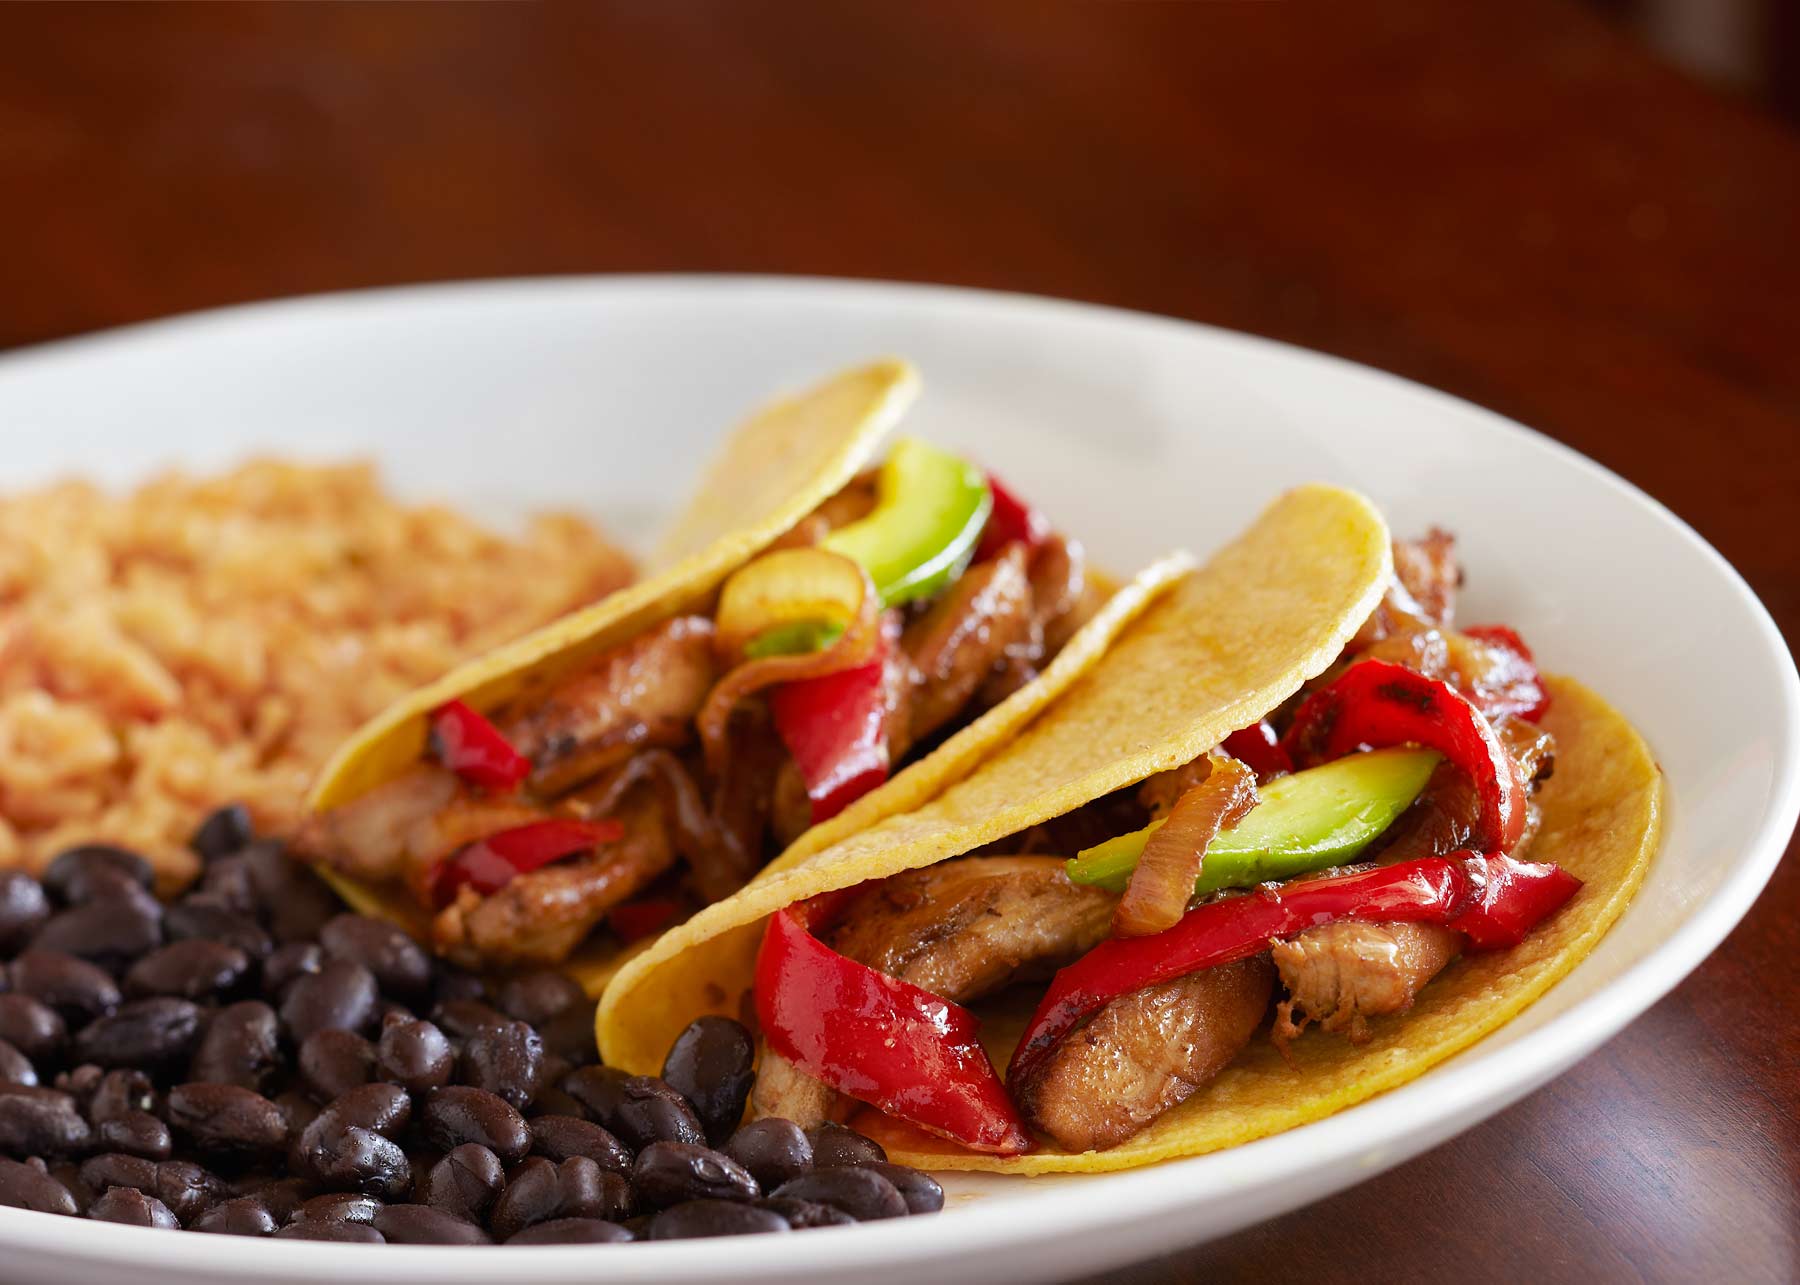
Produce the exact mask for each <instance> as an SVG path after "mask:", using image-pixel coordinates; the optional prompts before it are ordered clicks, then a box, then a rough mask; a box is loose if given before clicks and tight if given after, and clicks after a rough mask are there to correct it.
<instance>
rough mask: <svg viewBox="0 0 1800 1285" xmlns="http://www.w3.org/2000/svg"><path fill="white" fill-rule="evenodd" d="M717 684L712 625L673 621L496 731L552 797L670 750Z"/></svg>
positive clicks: (698, 619)
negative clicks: (647, 751) (643, 754)
mask: <svg viewBox="0 0 1800 1285" xmlns="http://www.w3.org/2000/svg"><path fill="white" fill-rule="evenodd" d="M717 677H718V669H717V664H716V662H715V660H714V657H713V626H712V621H710V620H708V619H707V618H706V617H704V616H678V617H676V618H675V619H674V620H669V621H665V622H664V623H663V624H660V625H658V626H657V627H656V628H655V629H652V630H650V631H649V632H648V633H646V634H643V635H641V636H639V637H637V638H634V639H632V640H631V641H630V642H628V643H625V644H624V645H622V646H620V647H616V648H614V649H613V650H612V651H609V652H606V653H604V654H603V655H601V656H599V657H598V658H596V659H595V660H594V661H592V662H590V663H589V664H587V665H585V666H583V667H582V668H581V669H580V670H579V671H578V672H577V673H575V674H574V675H573V676H572V677H570V678H567V679H565V680H563V682H562V683H560V684H559V685H558V686H557V687H555V688H554V689H553V690H551V691H550V692H549V693H548V695H546V696H545V697H544V698H543V699H542V700H528V701H527V702H525V706H526V707H525V709H524V712H522V713H521V714H519V715H518V716H517V717H516V718H514V719H512V720H511V721H510V722H507V723H506V724H504V726H503V730H504V731H505V733H506V736H507V739H508V740H510V741H511V742H512V744H513V747H514V748H515V749H517V750H518V751H519V753H521V754H523V755H525V756H526V757H527V758H529V759H530V760H531V762H532V768H533V771H532V774H531V779H530V785H531V788H532V789H533V790H536V791H538V792H540V793H543V794H558V793H561V792H562V791H563V790H565V789H567V788H568V787H570V786H572V785H576V784H578V783H580V782H581V781H583V780H586V779H587V778H588V777H591V776H597V775H599V774H600V773H601V772H603V771H605V770H606V769H607V768H609V767H612V766H615V765H616V764H619V763H622V762H624V761H625V760H626V759H628V758H630V757H631V755H632V754H633V753H635V752H636V751H637V750H639V749H642V748H644V747H646V746H649V745H678V744H680V743H682V742H683V741H685V740H686V739H687V738H688V737H689V736H690V735H691V734H692V727H693V721H694V716H695V715H696V714H698V713H699V712H700V706H701V705H702V704H703V703H704V702H705V700H706V694H707V692H709V691H710V690H712V685H713V682H714V681H715V680H716V679H717Z"/></svg>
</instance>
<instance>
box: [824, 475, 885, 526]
mask: <svg viewBox="0 0 1800 1285" xmlns="http://www.w3.org/2000/svg"><path fill="white" fill-rule="evenodd" d="M879 476H880V470H879V469H864V470H863V471H862V472H861V473H858V474H857V475H856V476H855V477H853V478H851V479H850V480H849V481H848V482H846V483H844V485H843V487H842V489H840V490H839V491H838V493H837V494H836V495H833V496H831V497H830V498H828V499H826V500H823V501H821V502H820V504H819V507H818V508H816V509H814V510H813V511H812V513H811V514H810V515H809V516H810V517H817V518H822V519H824V521H825V526H826V529H827V530H830V531H836V530H837V529H838V528H839V527H846V526H849V525H850V524H851V523H852V522H860V521H861V520H862V519H864V518H866V517H868V516H869V514H870V513H872V512H873V511H874V509H875V501H876V499H877V495H876V483H877V479H878V478H879Z"/></svg>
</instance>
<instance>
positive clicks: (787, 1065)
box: [598, 488, 1662, 1173]
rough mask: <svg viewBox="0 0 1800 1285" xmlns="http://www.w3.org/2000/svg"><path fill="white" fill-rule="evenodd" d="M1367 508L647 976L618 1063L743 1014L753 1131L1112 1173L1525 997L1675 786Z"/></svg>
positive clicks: (1338, 520) (1310, 526)
mask: <svg viewBox="0 0 1800 1285" xmlns="http://www.w3.org/2000/svg"><path fill="white" fill-rule="evenodd" d="M1348 507H1349V506H1348V505H1347V502H1346V501H1345V499H1344V498H1343V494H1342V493H1341V492H1331V491H1328V490H1325V489H1323V488H1308V489H1305V490H1303V491H1301V492H1298V493H1296V494H1294V495H1290V496H1289V497H1286V498H1285V499H1283V500H1282V501H1280V502H1278V503H1277V505H1276V506H1275V507H1274V508H1273V509H1272V510H1271V511H1270V512H1269V513H1267V514H1265V515H1264V517H1263V518H1262V519H1261V520H1260V521H1259V523H1258V524H1257V525H1256V526H1255V527H1253V528H1251V530H1250V531H1249V533H1248V534H1246V535H1245V536H1244V537H1242V538H1240V540H1239V541H1237V542H1236V543H1235V544H1233V545H1231V546H1229V547H1228V548H1227V549H1226V550H1225V551H1224V552H1223V553H1221V554H1220V555H1219V556H1218V557H1216V558H1214V559H1213V560H1212V561H1211V562H1210V563H1209V564H1208V565H1207V566H1206V567H1204V568H1202V569H1201V570H1200V571H1199V572H1197V573H1195V574H1194V575H1192V576H1190V577H1188V578H1187V579H1186V580H1184V581H1183V582H1182V583H1181V584H1180V585H1178V586H1177V587H1176V588H1175V589H1174V590H1173V591H1172V592H1171V593H1169V594H1168V595H1167V596H1165V597H1164V598H1162V599H1161V600H1160V601H1159V602H1158V603H1157V604H1156V605H1154V606H1153V607H1152V608H1151V609H1150V610H1149V611H1147V612H1146V613H1145V614H1144V616H1143V617H1142V618H1141V619H1140V620H1139V621H1138V622H1137V623H1136V625H1135V626H1133V627H1132V629H1131V630H1130V631H1128V632H1127V633H1126V634H1125V636H1123V637H1122V638H1121V639H1120V640H1119V642H1118V643H1117V644H1115V645H1114V646H1113V647H1112V648H1111V649H1110V650H1109V651H1108V653H1107V654H1106V656H1104V657H1103V658H1102V659H1101V661H1100V662H1099V663H1098V664H1097V665H1096V666H1095V667H1094V668H1093V669H1092V670H1091V671H1090V672H1089V673H1088V674H1087V675H1086V676H1085V678H1084V679H1083V680H1082V681H1081V682H1080V683H1079V684H1078V685H1077V686H1076V687H1074V688H1073V689H1072V690H1071V691H1070V692H1069V693H1068V694H1067V695H1066V696H1065V697H1064V698H1063V699H1062V700H1060V701H1059V702H1058V703H1057V704H1056V705H1054V706H1052V707H1050V708H1048V709H1047V710H1045V711H1044V712H1043V713H1042V714H1041V715H1040V717H1038V718H1037V719H1036V720H1035V721H1034V722H1033V723H1032V725H1031V726H1030V727H1029V728H1028V729H1027V730H1026V731H1025V732H1024V733H1023V734H1022V735H1020V736H1018V737H1017V738H1016V739H1015V740H1013V741H1012V742H1011V743H1010V744H1009V745H1008V746H1007V747H1006V748H1005V749H1004V750H1002V751H1001V752H999V753H998V754H995V755H994V756H992V757H991V758H989V759H988V760H987V761H986V762H984V763H983V764H982V765H981V766H980V767H979V768H977V769H976V770H975V771H973V772H971V773H970V774H969V775H967V776H966V777H964V778H962V779H961V780H959V781H957V782H955V783H954V784H952V785H951V786H949V788H947V789H946V790H945V791H944V792H943V793H942V794H940V795H939V796H938V797H937V798H936V799H934V800H933V801H931V802H930V803H928V804H926V805H924V806H923V807H921V808H918V809H916V810H915V811H913V812H911V813H908V814H905V815H899V816H894V817H891V818H889V819H887V820H886V821H884V822H882V823H881V824H878V825H876V826H874V827H872V828H870V829H868V830H866V831H864V832H862V833H860V834H857V835H855V836H853V837H851V838H849V839H847V840H845V841H843V842H841V843H839V844H837V845H835V846H834V847H832V848H831V849H828V850H825V851H822V852H819V853H817V854H815V855H813V856H811V857H810V858H809V859H808V860H807V861H805V862H804V863H802V864H800V865H798V866H795V867H791V868H789V869H786V870H784V871H779V872H775V873H773V874H770V875H767V876H765V877H764V878H761V879H759V880H757V881H755V882H753V883H752V884H751V885H750V886H749V887H747V888H746V889H745V890H744V891H743V892H741V893H739V894H738V895H737V896H736V897H734V898H732V899H731V900H730V901H728V902H725V903H722V904H720V905H717V906H713V907H710V908H709V909H708V910H707V911H705V912H703V913H702V914H701V915H698V916H696V917H695V918H694V919H693V920H692V921H690V922H689V923H688V924H686V925H684V926H683V927H682V928H681V929H678V930H677V931H676V932H675V933H673V934H671V935H670V936H668V937H665V938H664V939H663V940H662V941H661V942H659V943H657V945H656V946H655V947H653V948H652V949H651V950H649V951H647V952H645V953H644V954H643V955H641V956H639V957H638V958H637V959H634V960H632V961H631V962H629V963H628V964H626V965H625V966H624V967H623V968H622V969H621V971H620V973H619V975H618V976H617V977H616V978H615V979H614V981H613V983H612V985H611V986H609V987H608V989H607V991H606V992H605V994H604V995H603V996H602V999H601V1005H600V1010H599V1015H598V1035H599V1039H600V1044H601V1049H602V1053H603V1056H605V1058H606V1059H607V1061H608V1062H610V1063H614V1064H617V1065H621V1066H623V1067H624V1068H625V1069H627V1070H632V1071H640V1072H648V1071H651V1070H653V1069H654V1063H653V1054H654V1053H655V1051H656V1050H658V1049H660V1048H661V1047H663V1046H666V1044H667V1042H668V1034H669V1032H670V1030H672V1029H678V1028H679V1027H680V1025H681V1024H682V1023H683V1022H685V1021H687V1020H688V1019H690V1018H691V1017H693V1016H695V1015H696V1014H697V1013H698V1012H702V1011H714V1012H724V1013H734V1014H753V1015H754V1020H755V1023H756V1025H757V1027H758V1029H759V1032H760V1034H759V1039H760V1046H759V1048H760V1052H759V1060H758V1068H757V1079H756V1083H755V1087H754V1090H753V1092H752V1094H751V1110H752V1112H753V1114H758V1115H764V1114H766V1115H783V1116H787V1117H790V1118H793V1119H796V1120H797V1121H799V1122H800V1123H802V1124H810V1123H816V1122H819V1121H822V1120H827V1119H838V1120H843V1119H848V1120H850V1122H851V1123H853V1124H854V1126H855V1127H856V1128H858V1129H860V1130H862V1131H863V1132H865V1133H868V1134H869V1135H870V1136H872V1137H875V1138H876V1139H878V1140H879V1141H881V1142H882V1143H883V1145H884V1146H885V1147H886V1149H887V1151H888V1154H889V1156H890V1157H891V1158H893V1159H894V1160H896V1161H899V1162H901V1163H905V1164H911V1165H918V1166H924V1167H929V1168H937V1169H980V1170H991V1171H999V1172H1014V1173H1045V1172H1090V1171H1099V1170H1107V1169H1119V1168H1129V1167H1133V1166H1137V1165H1142V1164H1147V1163H1151V1162H1154V1161H1158V1160H1164V1159H1169V1158H1173V1157H1177V1156H1190V1155H1198V1154H1201V1153H1203V1152H1207V1151H1212V1150H1216V1149H1218V1148H1221V1147H1226V1146H1231V1145H1235V1144H1237V1143H1239V1142H1244V1141H1248V1140H1250V1139H1252V1138H1256V1137H1261V1136H1264V1135H1267V1134H1270V1133H1273V1132H1277V1131H1280V1130H1283V1129H1287V1128H1291V1127H1294V1126H1296V1125H1299V1124H1302V1123H1305V1122H1307V1121H1309V1120H1314V1119H1318V1118H1320V1117H1321V1116H1324V1115H1327V1114H1329V1113H1331V1112H1333V1111H1336V1110H1339V1109H1342V1108H1343V1107H1345V1106H1348V1105H1351V1104H1353V1103H1355V1102H1359V1101H1362V1100H1363V1099H1365V1098H1368V1097H1370V1096H1371V1095H1373V1094H1376V1093H1379V1092H1382V1091H1383V1090H1386V1089H1389V1088H1392V1087H1394V1086H1396V1085H1399V1084H1401V1083H1404V1082H1406V1081H1407V1080H1410V1079H1412V1078H1414V1077H1416V1076H1418V1075H1419V1074H1421V1073H1422V1072H1423V1071H1425V1070H1426V1069H1427V1068H1428V1067H1430V1066H1432V1065H1434V1064H1435V1063H1437V1062H1439V1061H1441V1060H1443V1059H1444V1058H1447V1057H1449V1056H1450V1055H1452V1054H1453V1053H1455V1052H1457V1051H1458V1050H1460V1049H1462V1048H1465V1047H1467V1046H1468V1045H1469V1044H1471V1043H1473V1042H1474V1041H1476V1040H1478V1039H1480V1038H1481V1037H1482V1036H1483V1035H1485V1034H1487V1033H1489V1032H1491V1031H1493V1030H1494V1029H1495V1028H1497V1027H1498V1026H1500V1025H1501V1024H1502V1023H1504V1022H1506V1021H1507V1020H1508V1019H1510V1018H1511V1017H1512V1016H1514V1015H1515V1014H1517V1013H1518V1012H1519V1011H1520V1010H1521V1009H1522V1008H1524V1007H1525V1006H1526V1005H1527V1004H1529V1003H1530V1002H1531V1001H1532V1000H1534V999H1535V998H1537V997H1538V996H1539V995H1541V994H1543V992H1544V991H1545V990H1546V989H1547V988H1549V987H1550V986H1551V985H1552V984H1553V983H1554V982H1555V981H1556V980H1557V979H1558V978H1559V977H1561V976H1563V975H1564V974H1565V973H1567V972H1568V971H1569V970H1570V969H1571V968H1573V967H1574V966H1575V964H1576V963H1578V962H1579V961H1580V960H1581V959H1582V958H1583V957H1584V956H1585V955H1586V954H1587V953H1588V952H1589V951H1590V950H1592V949H1593V947H1594V945H1595V944H1596V943H1597V942H1598V941H1599V939H1600V938H1601V936H1603V935H1604V934H1605V932H1606V931H1607V930H1608V928H1610V926H1611V925H1612V924H1613V922H1614V921H1615V920H1616V919H1617V917H1618V916H1619V914H1620V913H1621V912H1622V911H1623V909H1624V907H1625V904H1626V903H1627V902H1628V901H1629V899H1630V898H1631V896H1632V894H1633V892H1634V891H1635V890H1636V888H1637V886H1638V884H1639V883H1640V882H1641V880H1642V878H1643V875H1644V871H1645V869H1646V867H1647V865H1648V863H1649V861H1650V859H1651V856H1652V854H1653V853H1654V851H1655V847H1656V842H1657V837H1658V831H1659V824H1660V815H1661V797H1662V786H1661V778H1660V774H1659V772H1658V770H1657V767H1656V764H1655V761H1654V759H1653V758H1652V757H1651V755H1650V752H1649V750H1648V748H1647V747H1646V746H1645V744H1644V742H1643V741H1642V739H1641V738H1640V737H1639V736H1638V735H1637V733H1636V732H1635V731H1634V730H1633V729H1632V728H1631V726H1630V725H1629V724H1628V723H1627V722H1626V721H1625V720H1624V719H1623V718H1622V717H1621V716H1620V715H1619V714H1618V713H1617V712H1616V711H1614V710H1613V709H1612V708H1611V707H1609V706H1608V705H1607V704H1606V703H1605V702H1604V701H1603V700H1602V699H1601V698H1600V697H1598V696H1597V695H1595V694H1594V693H1593V692H1591V691H1589V690H1588V689H1586V688H1585V687H1583V686H1581V685H1580V684H1579V683H1576V682H1574V681H1572V680H1569V679H1564V678H1546V677H1543V676H1541V675H1540V674H1539V672H1538V669H1537V666H1536V663H1535V661H1534V659H1533V657H1532V655H1531V652H1530V651H1529V650H1528V649H1527V647H1526V646H1525V644H1524V642H1523V641H1522V640H1521V639H1520V638H1519V637H1518V635H1517V634H1515V633H1514V632H1513V631H1511V630H1509V629H1506V628H1504V627H1497V626H1489V627H1477V628H1463V629H1457V628H1456V627H1454V624H1453V614H1454V599H1455V593H1456V588H1457V585H1458V584H1459V583H1460V571H1459V569H1458V567H1457V566H1456V562H1455V558H1454V549H1453V542H1452V540H1451V538H1450V537H1449V536H1448V535H1446V534H1445V533H1443V532H1439V531H1433V532H1432V533H1431V534H1430V535H1429V536H1428V537H1426V538H1425V539H1424V540H1420V541H1401V542H1397V543H1396V544H1394V546H1393V548H1392V558H1391V561H1390V559H1389V558H1388V557H1387V556H1386V554H1387V545H1386V537H1385V534H1384V531H1383V528H1381V526H1380V524H1379V520H1378V519H1375V518H1373V516H1372V515H1369V516H1365V517H1362V518H1361V520H1360V521H1357V522H1354V523H1353V522H1350V521H1349V520H1348V516H1347V514H1346V513H1345V510H1346V509H1348ZM1326 512H1332V513H1334V514H1335V515H1336V516H1335V517H1334V518H1333V519H1332V520H1327V519H1326V518H1325V516H1324V515H1325V513H1326ZM1347 528H1353V534H1352V535H1349V536H1346V534H1345V531H1346V529H1347ZM1371 540H1375V541H1378V542H1379V543H1380V545H1381V552H1382V554H1383V556H1382V557H1381V558H1379V559H1377V558H1374V557H1372V556H1371V555H1370V553H1369V549H1368V547H1367V546H1368V543H1369V541H1371ZM1347 545H1348V547H1347ZM1350 564H1354V565H1356V566H1361V567H1365V568H1369V569H1370V571H1369V579H1368V582H1367V585H1368V588H1369V589H1371V590H1372V592H1369V593H1362V592H1359V591H1353V589H1355V588H1357V587H1358V582H1357V578H1356V576H1354V575H1352V574H1350V573H1349V566H1350ZM1390 568H1391V570H1390ZM997 1068H998V1069H997ZM1002 1070H1003V1071H1004V1079H1002V1076H1001V1071H1002Z"/></svg>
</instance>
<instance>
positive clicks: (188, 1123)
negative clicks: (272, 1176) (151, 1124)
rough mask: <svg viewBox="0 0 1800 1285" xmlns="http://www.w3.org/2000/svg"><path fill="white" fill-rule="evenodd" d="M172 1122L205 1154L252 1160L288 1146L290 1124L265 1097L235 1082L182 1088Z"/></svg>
mask: <svg viewBox="0 0 1800 1285" xmlns="http://www.w3.org/2000/svg"><path fill="white" fill-rule="evenodd" d="M168 1109H169V1123H170V1124H171V1125H172V1126H174V1128H175V1129H176V1131H177V1132H179V1133H180V1134H182V1136H184V1137H185V1138H186V1139H187V1140H188V1142H189V1143H191V1144H192V1145H193V1146H194V1147H195V1149H196V1150H198V1151H200V1152H202V1153H203V1154H206V1155H216V1156H253V1155H257V1154H259V1153H261V1152H278V1151H280V1150H281V1149H282V1148H284V1147H286V1146H287V1141H288V1132H287V1121H286V1120H285V1119H284V1118H283V1117H282V1114H281V1109H280V1108H279V1107H277V1106H276V1105H275V1104H274V1103H273V1102H271V1101H269V1100H268V1099H267V1098H265V1097H264V1096H263V1095H262V1094H260V1093H257V1092H255V1091H254V1090H251V1089H245V1088H240V1087H239V1086H237V1085H235V1084H208V1083H193V1084H178V1085H176V1086H175V1087H174V1088H172V1089H170V1090H169V1104H168Z"/></svg>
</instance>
